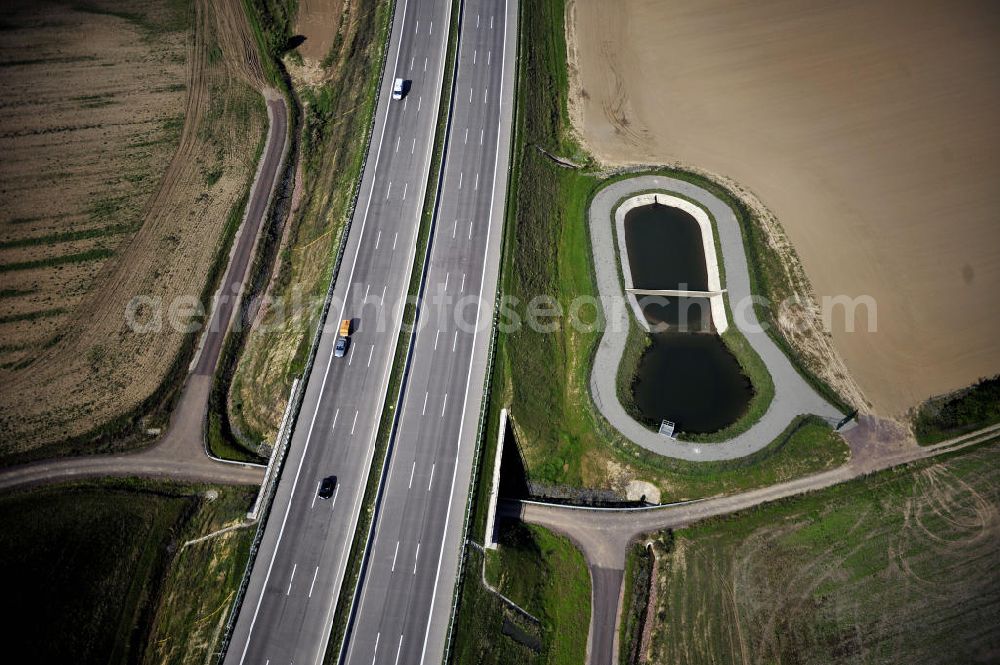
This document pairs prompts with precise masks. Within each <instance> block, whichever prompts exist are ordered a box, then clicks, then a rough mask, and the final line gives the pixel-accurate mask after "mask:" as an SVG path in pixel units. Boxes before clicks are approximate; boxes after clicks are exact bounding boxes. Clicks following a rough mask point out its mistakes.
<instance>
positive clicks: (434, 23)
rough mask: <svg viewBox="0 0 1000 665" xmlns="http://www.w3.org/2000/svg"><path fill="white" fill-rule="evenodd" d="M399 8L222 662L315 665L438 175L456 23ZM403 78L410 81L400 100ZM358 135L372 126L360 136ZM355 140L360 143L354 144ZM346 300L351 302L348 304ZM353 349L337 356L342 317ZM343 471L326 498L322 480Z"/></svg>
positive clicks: (423, 3)
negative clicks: (297, 404) (397, 92)
mask: <svg viewBox="0 0 1000 665" xmlns="http://www.w3.org/2000/svg"><path fill="white" fill-rule="evenodd" d="M450 10H451V6H450V3H449V2H448V1H447V0H436V1H430V0H398V1H397V3H396V6H395V10H394V12H395V13H394V16H393V25H392V32H391V36H390V41H389V45H388V49H389V50H388V53H387V58H386V71H385V73H384V76H383V79H382V84H381V88H380V91H379V99H378V105H377V108H376V116H375V123H374V128H373V134H372V140H371V143H370V146H369V152H368V158H367V161H366V164H365V170H364V174H363V176H362V181H361V188H360V190H359V197H358V204H357V208H356V210H355V213H354V217H353V219H352V222H351V227H350V231H349V234H348V238H347V244H346V246H345V251H344V259H343V263H342V264H341V266H340V269H339V272H338V275H337V276H336V283H335V287H334V292H333V299H332V304H331V307H330V310H329V314H328V315H327V319H326V321H325V323H324V329H323V333H322V336H321V338H320V342H319V346H318V349H317V354H316V362H315V365H314V366H313V369H312V371H311V373H310V375H309V376H308V377H307V378H306V384H305V393H304V396H303V403H302V408H301V410H300V412H299V414H298V418H297V420H296V421H295V424H294V429H293V434H292V439H291V443H290V445H289V450H288V455H287V458H286V461H285V465H284V467H283V471H282V474H281V477H280V480H279V483H278V488H277V491H276V494H275V498H274V503H273V505H272V508H271V512H270V516H269V518H268V521H267V525H266V528H265V531H264V534H263V538H262V541H261V547H260V550H259V551H258V554H257V556H256V559H255V561H254V564H253V569H252V572H251V577H250V582H249V586H248V587H247V592H246V595H245V598H244V600H243V603H242V605H241V608H240V610H239V615H238V618H237V621H236V624H235V626H234V628H233V632H232V637H231V639H230V642H229V646H228V649H227V652H226V657H225V663H227V664H233V665H235V664H238V663H260V664H262V665H266V664H267V663H272V664H278V663H292V662H294V663H297V664H305V663H319V662H321V661H322V657H323V654H324V652H325V649H326V644H327V641H328V639H329V635H330V627H331V625H332V622H333V613H334V608H335V605H336V601H337V596H338V593H339V591H340V587H341V584H342V582H343V574H344V569H345V564H346V558H347V556H348V555H349V550H350V545H351V541H352V538H353V535H354V532H355V529H356V526H357V521H358V516H359V511H360V503H361V498H362V495H363V493H364V484H365V482H366V481H367V478H368V471H369V468H370V466H371V461H372V457H373V455H374V443H375V435H376V429H377V426H378V421H379V418H380V415H381V410H382V405H383V402H384V399H385V394H386V390H387V382H388V377H389V371H390V369H391V365H392V359H393V356H394V353H395V346H396V342H397V339H398V336H399V335H398V331H399V323H400V320H401V316H402V313H401V312H402V306H401V305H402V302H403V300H404V297H405V294H406V291H407V288H408V284H409V278H410V273H411V270H412V265H413V259H414V253H415V248H416V234H417V229H418V223H419V217H420V213H421V210H422V208H423V203H424V190H425V188H426V183H427V178H428V173H429V169H430V162H431V153H432V149H433V145H432V143H433V136H434V130H435V123H436V120H437V113H438V102H439V100H440V97H441V83H442V77H443V69H444V59H445V57H446V51H447V37H448V31H449V23H450V19H451V11H450ZM395 76H399V77H402V78H406V79H409V80H410V81H412V84H411V87H410V90H409V94H408V95H407V96H406V97H405V98H404V99H403V100H401V101H396V100H392V99H391V94H390V93H391V89H392V84H393V79H394V77H395ZM358 131H359V135H360V133H361V132H362V131H363V128H358ZM359 140H360V137H359ZM344 303H346V306H345V304H344ZM342 318H350V319H353V321H354V332H353V335H352V340H351V346H350V348H349V350H348V353H347V355H346V356H345V357H343V358H334V357H333V353H332V351H333V348H332V347H333V343H334V341H335V338H336V334H337V328H338V326H339V322H340V319H342ZM331 474H334V475H337V476H338V477H339V480H340V482H339V485H338V487H337V490H336V492H335V494H334V495H333V497H332V498H331V499H329V500H324V499H319V498H317V495H316V492H317V489H318V486H319V483H320V481H321V479H322V478H323V477H325V476H327V475H331Z"/></svg>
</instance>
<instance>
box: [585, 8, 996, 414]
mask: <svg viewBox="0 0 1000 665" xmlns="http://www.w3.org/2000/svg"><path fill="white" fill-rule="evenodd" d="M567 12H568V17H567V18H568V20H567V37H568V41H569V55H570V74H571V79H572V82H573V85H572V86H571V87H572V88H573V90H572V95H571V104H570V107H571V115H572V116H573V119H574V124H575V126H576V128H577V130H578V131H579V133H580V135H581V137H582V139H583V140H584V141H585V143H586V144H587V145H588V147H589V149H590V150H591V151H592V152H593V154H594V155H595V156H596V157H597V158H598V159H599V160H601V161H603V162H605V163H608V164H632V163H667V164H682V165H693V166H694V167H695V168H696V169H699V170H704V171H706V172H709V173H713V174H720V176H721V179H722V180H723V181H726V180H728V181H730V182H731V183H739V184H738V185H736V186H735V187H734V191H736V193H737V194H739V195H740V196H742V197H743V198H745V199H746V200H747V201H749V202H750V203H751V204H753V205H754V207H755V208H756V209H757V210H758V211H759V212H760V213H761V215H762V216H763V218H764V219H765V220H770V221H771V222H772V224H771V226H772V227H773V228H771V229H770V231H771V242H772V243H773V244H774V245H775V246H778V247H781V248H783V249H784V250H785V251H786V253H787V256H788V260H789V270H791V271H793V272H797V271H798V268H797V265H796V264H797V261H796V259H795V257H796V255H797V256H798V257H801V261H802V265H803V266H804V268H805V271H804V272H803V273H802V274H801V275H798V277H799V280H798V282H799V288H800V289H801V292H802V293H803V294H804V295H805V296H806V297H810V296H812V297H815V298H816V299H817V301H821V299H822V298H823V297H824V296H837V295H841V294H843V295H847V296H850V297H855V296H861V295H870V296H872V297H874V298H875V300H876V301H877V306H878V314H877V331H876V332H867V320H866V317H865V316H864V315H863V314H862V315H861V316H860V317H859V319H858V321H856V326H855V329H856V332H853V333H851V332H847V331H846V330H845V328H846V325H845V322H844V320H843V317H842V316H840V315H839V314H838V315H837V316H835V317H834V326H833V331H832V333H833V334H832V345H831V344H830V343H829V341H826V340H824V335H823V334H822V330H821V328H820V325H819V323H820V321H819V317H818V315H816V313H813V315H811V316H810V315H809V313H808V312H805V313H800V316H801V317H802V318H803V321H802V324H803V328H804V333H802V334H798V335H786V336H789V337H790V338H791V341H792V342H793V344H795V345H796V346H797V347H799V348H800V350H802V351H803V352H804V355H805V356H806V357H807V358H819V359H822V360H823V361H824V363H825V364H826V365H827V366H828V369H827V371H826V376H824V378H826V379H828V380H829V381H830V383H831V384H832V385H834V386H835V387H837V388H839V389H840V390H841V391H842V392H844V394H845V395H846V396H848V398H853V399H854V401H857V398H856V397H854V396H853V395H852V392H853V391H852V390H851V389H850V388H851V384H852V383H853V381H855V380H856V382H857V384H858V385H859V386H860V389H861V391H863V393H864V395H865V396H866V397H867V398H868V399H869V400H870V402H871V403H872V404H873V406H874V408H875V410H876V411H877V412H879V413H881V414H883V415H890V416H896V415H899V414H902V413H903V412H905V411H906V410H907V409H909V408H911V407H912V406H914V405H916V404H917V403H919V402H920V401H922V400H924V399H926V398H927V397H929V396H930V395H934V394H940V393H944V392H947V391H949V390H952V389H955V388H957V387H960V386H964V385H967V384H969V383H972V382H973V381H974V380H975V379H977V378H978V377H980V376H984V375H992V374H994V373H996V372H997V371H998V370H1000V338H998V337H997V335H996V334H995V331H996V330H997V329H998V328H1000V310H997V308H996V307H992V306H990V304H989V303H992V302H994V301H995V299H996V298H995V292H996V290H997V288H998V287H1000V230H998V227H997V225H996V223H995V220H996V210H995V196H994V194H995V183H996V182H997V180H998V179H1000V160H998V159H997V155H998V153H1000V124H998V123H997V122H996V118H997V117H1000V49H998V48H997V46H996V43H997V42H996V35H997V34H998V30H1000V11H997V6H996V5H995V4H992V3H984V2H967V3H962V4H960V5H954V4H952V3H943V2H934V1H931V0H922V1H921V2H919V3H917V4H913V3H905V4H904V3H899V2H892V1H891V0H883V1H880V2H874V3H872V2H862V1H860V0H852V1H851V2H840V3H825V2H824V3H819V4H816V3H809V4H808V5H803V4H801V3H792V2H789V1H788V0H768V1H767V2H764V3H748V4H743V3H734V2H731V1H727V0H708V1H707V2H705V1H702V0H698V1H697V2H695V1H691V0H681V1H675V2H669V3H664V2H658V1H656V0H623V1H622V2H615V3H607V2H602V1H601V0H575V1H574V2H573V3H571V5H570V6H569V8H568V9H567ZM770 213H773V216H774V217H776V219H777V220H780V222H781V226H783V227H784V229H786V230H787V234H788V239H790V241H791V242H790V243H789V242H788V240H786V239H785V238H784V234H783V233H782V231H781V227H780V226H778V224H777V222H776V220H775V219H774V218H773V217H771V215H770ZM793 247H794V249H792V248H793ZM806 276H807V277H806ZM810 282H811V284H812V286H813V287H814V288H815V290H814V291H813V290H812V289H810V286H809V284H810ZM785 323H786V325H787V327H788V330H792V329H793V328H794V327H795V326H794V324H795V322H794V321H789V322H785ZM786 332H787V331H786ZM807 333H808V334H807ZM840 358H842V359H843V360H842V361H841V360H840ZM845 366H846V370H849V375H850V376H847V371H846V370H845ZM852 377H853V380H852ZM859 403H863V402H859Z"/></svg>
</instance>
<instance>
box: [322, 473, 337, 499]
mask: <svg viewBox="0 0 1000 665" xmlns="http://www.w3.org/2000/svg"><path fill="white" fill-rule="evenodd" d="M335 489H337V476H327V477H326V478H324V479H323V482H321V483H320V484H319V492H318V494H319V498H321V499H329V498H330V497H331V496H333V491H334V490H335Z"/></svg>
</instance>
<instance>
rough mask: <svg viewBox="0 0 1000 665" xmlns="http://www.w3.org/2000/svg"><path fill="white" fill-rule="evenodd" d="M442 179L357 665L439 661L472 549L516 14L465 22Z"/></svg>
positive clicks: (352, 646) (466, 12)
mask: <svg viewBox="0 0 1000 665" xmlns="http://www.w3.org/2000/svg"><path fill="white" fill-rule="evenodd" d="M460 21H461V22H460V26H459V28H460V31H459V45H458V66H457V72H456V79H455V86H454V92H453V96H452V100H451V104H452V107H451V110H452V114H451V120H450V126H449V132H448V138H447V145H446V152H445V161H444V172H443V180H442V184H441V188H440V194H439V200H438V205H439V207H438V211H437V215H436V221H435V225H434V230H433V235H432V246H431V255H430V262H429V265H428V267H427V271H426V275H425V282H424V298H423V301H424V304H423V306H422V309H421V310H420V313H419V318H418V332H417V333H416V337H415V339H414V342H413V344H414V346H413V353H412V357H411V362H410V365H409V368H408V372H407V375H406V380H405V384H404V389H405V394H404V398H403V401H402V405H401V408H400V413H399V422H398V426H397V433H396V436H395V438H394V441H393V448H392V451H391V461H390V465H389V468H388V472H387V474H386V476H385V482H384V484H383V487H382V494H381V495H380V501H379V507H378V513H377V516H376V524H375V532H374V533H375V535H374V539H373V541H372V544H371V546H370V548H369V550H368V557H367V559H366V565H365V570H364V573H363V578H362V582H361V591H360V595H359V601H358V603H357V604H356V606H355V608H354V612H353V614H352V622H351V628H350V631H349V633H348V640H347V642H346V644H345V647H344V650H343V653H342V654H341V659H342V662H345V663H347V665H361V664H364V665H372V664H378V663H385V664H388V665H405V664H415V663H439V662H440V661H441V658H442V655H443V653H444V646H445V641H446V637H447V635H446V633H447V628H448V620H449V617H450V609H451V603H452V598H453V591H454V588H455V581H456V576H457V567H458V561H459V556H460V553H461V549H462V544H461V542H460V541H461V536H462V527H463V522H464V519H465V511H466V503H467V498H468V491H469V483H470V479H471V473H472V465H473V457H474V453H475V444H476V436H477V426H478V422H479V415H480V408H481V401H482V395H483V383H484V380H485V374H486V365H487V359H488V352H489V348H488V347H489V339H490V327H491V324H492V313H493V301H494V295H495V291H496V284H497V274H498V270H499V262H500V261H499V259H500V253H499V250H500V237H501V233H502V227H503V213H504V201H505V198H506V189H507V175H508V165H509V152H510V127H511V119H512V108H513V82H514V73H515V72H514V58H515V52H516V44H515V40H516V36H517V25H516V22H517V4H516V3H515V2H510V3H508V2H505V0H468V1H466V2H464V3H463V7H462V13H461V17H460Z"/></svg>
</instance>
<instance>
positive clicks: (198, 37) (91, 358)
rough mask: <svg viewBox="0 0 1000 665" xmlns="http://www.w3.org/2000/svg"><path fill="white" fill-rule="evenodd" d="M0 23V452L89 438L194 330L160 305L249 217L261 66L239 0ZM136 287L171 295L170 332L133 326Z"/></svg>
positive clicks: (53, 9) (115, 4) (95, 5)
mask: <svg viewBox="0 0 1000 665" xmlns="http://www.w3.org/2000/svg"><path fill="white" fill-rule="evenodd" d="M0 21H2V22H3V23H4V28H5V29H4V39H3V40H2V41H0V81H2V84H3V87H4V90H5V95H4V99H3V102H2V104H0V151H2V153H3V154H4V156H5V159H4V160H2V162H0V385H3V389H2V392H0V453H3V454H7V455H9V454H12V453H28V454H29V455H31V454H35V455H37V454H45V453H50V452H51V453H55V452H61V451H64V450H66V447H65V446H56V445H55V444H60V443H65V442H67V441H71V440H75V441H76V442H77V443H79V444H80V445H77V446H75V449H77V450H81V451H85V450H87V449H88V444H87V443H86V442H87V441H88V440H90V439H91V438H92V436H93V435H96V434H101V433H107V432H110V431H111V430H112V429H117V428H118V426H117V425H116V426H110V425H109V423H111V422H112V421H115V419H120V418H121V417H122V416H126V415H130V414H134V412H135V411H136V410H137V408H138V407H139V406H140V405H142V404H143V402H145V401H146V400H149V399H150V398H153V401H156V399H157V398H159V397H162V396H163V395H164V394H165V393H166V392H167V391H164V390H160V387H161V383H163V382H164V380H165V379H166V378H167V377H168V375H170V370H171V368H172V367H174V366H175V365H176V361H177V359H178V358H179V357H180V356H179V354H180V353H181V351H182V350H183V349H184V348H186V346H185V345H186V344H188V343H190V342H191V341H192V337H191V336H190V335H186V334H184V333H183V332H181V331H179V330H174V329H173V328H172V327H171V326H170V325H168V324H167V318H166V308H167V306H168V305H169V303H171V302H172V301H173V300H174V299H175V298H176V297H177V296H181V295H187V296H196V297H197V296H201V295H202V291H203V290H204V289H205V286H206V279H207V277H208V276H209V275H211V274H213V266H215V264H216V262H217V260H218V258H219V256H220V250H221V249H222V248H223V247H224V245H225V243H226V242H227V240H228V237H229V236H231V233H232V231H233V230H234V229H235V226H236V224H238V222H239V220H240V217H241V214H242V209H241V200H242V197H243V195H244V192H245V190H246V188H247V187H248V185H249V182H250V180H251V179H252V177H253V174H254V171H255V167H256V154H257V150H258V149H259V146H260V145H261V142H262V140H263V134H264V128H265V122H266V116H265V114H264V109H263V101H262V99H261V98H260V96H259V94H258V93H257V92H256V90H255V89H254V88H256V87H259V86H260V84H261V82H262V76H261V73H260V65H259V62H258V61H257V60H256V51H255V49H254V42H253V39H252V36H251V33H250V32H249V28H248V26H247V24H246V20H245V17H244V15H243V10H242V6H241V4H240V2H239V0H226V1H225V2H208V1H207V0H197V1H196V2H180V3H177V2H168V1H166V0H143V1H140V2H125V1H123V0H107V1H101V2H92V3H85V4H79V3H76V4H65V5H64V4H59V3H55V4H48V3H34V2H27V1H24V2H15V3H13V4H8V5H6V6H5V8H4V9H3V10H2V16H0ZM135 296H147V297H150V298H153V299H159V300H160V301H162V303H163V313H164V325H163V327H162V329H161V330H160V331H159V332H154V333H144V334H139V333H136V332H134V331H133V330H131V329H130V328H129V326H128V325H126V319H125V311H126V305H127V304H128V303H129V301H130V300H132V298H133V297H135ZM172 376H173V378H176V379H178V380H177V381H171V382H170V383H171V384H172V385H171V386H170V387H176V385H175V384H179V378H180V376H181V375H180V374H174V375H172ZM168 388H169V387H168ZM139 415H141V414H139ZM119 425H120V423H119ZM46 446H50V448H48V449H47V450H44V451H40V450H39V449H41V448H43V447H46Z"/></svg>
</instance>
